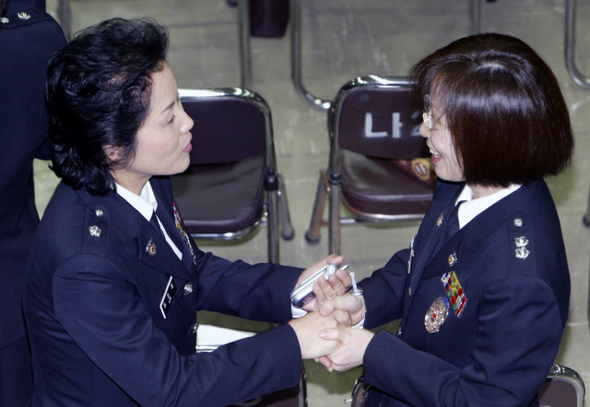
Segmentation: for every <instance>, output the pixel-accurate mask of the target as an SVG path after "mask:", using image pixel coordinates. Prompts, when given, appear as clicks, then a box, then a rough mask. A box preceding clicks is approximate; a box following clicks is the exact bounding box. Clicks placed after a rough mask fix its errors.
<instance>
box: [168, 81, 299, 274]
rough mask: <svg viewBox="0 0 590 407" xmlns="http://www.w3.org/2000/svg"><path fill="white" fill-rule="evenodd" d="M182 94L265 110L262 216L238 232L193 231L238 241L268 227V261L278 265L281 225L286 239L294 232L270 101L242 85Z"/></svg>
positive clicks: (198, 236) (205, 236)
mask: <svg viewBox="0 0 590 407" xmlns="http://www.w3.org/2000/svg"><path fill="white" fill-rule="evenodd" d="M179 95H180V100H181V101H182V100H183V99H184V100H186V99H190V98H199V99H203V100H207V99H220V98H240V99H244V100H246V101H248V102H249V103H253V104H255V105H256V106H257V107H258V108H259V109H260V110H262V111H263V114H264V117H265V127H266V131H265V133H266V175H265V190H266V203H265V210H264V215H263V217H262V219H261V220H260V221H259V222H256V223H255V224H253V225H250V226H249V227H247V228H245V229H243V230H240V231H237V232H231V233H222V234H210V233H195V234H192V237H194V238H196V239H210V240H238V239H241V238H243V237H245V236H247V235H249V234H250V233H252V232H253V231H254V230H256V229H257V228H258V227H259V226H266V227H267V229H268V259H269V262H271V263H277V264H278V263H279V259H280V256H279V228H281V232H280V233H281V236H282V237H283V239H285V240H290V239H292V238H293V236H294V234H295V232H294V230H293V226H292V224H291V217H290V215H289V206H288V202H287V193H286V190H285V183H284V182H283V178H282V176H281V174H280V173H279V171H278V168H277V164H276V155H275V148H274V141H273V127H272V116H271V111H270V107H269V106H268V103H267V102H266V101H265V100H264V99H263V98H262V97H261V96H260V95H258V94H257V93H255V92H252V91H250V90H246V89H241V88H211V89H179Z"/></svg>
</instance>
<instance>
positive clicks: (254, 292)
mask: <svg viewBox="0 0 590 407" xmlns="http://www.w3.org/2000/svg"><path fill="white" fill-rule="evenodd" d="M167 44H168V36H167V31H166V29H165V28H164V27H162V26H160V25H159V24H157V23H155V22H154V21H153V20H150V19H140V20H124V19H112V20H107V21H105V22H103V23H101V24H98V25H96V26H93V27H90V28H88V29H86V30H84V31H82V32H80V33H78V34H77V35H76V36H75V38H74V39H73V40H72V41H71V42H70V43H68V45H66V47H65V48H63V49H62V50H61V51H60V52H59V53H58V54H57V55H56V56H55V57H54V58H53V60H52V62H51V65H50V67H49V70H48V84H47V94H48V96H47V99H48V108H49V112H50V126H51V127H50V134H51V140H52V141H53V143H54V148H53V155H52V163H53V167H52V168H53V169H54V171H55V173H56V174H57V175H58V176H59V177H60V178H62V182H61V183H60V184H59V185H58V187H57V189H56V191H55V193H54V195H53V197H52V199H51V201H50V203H49V205H48V207H47V209H46V211H45V213H44V216H43V220H42V222H41V225H40V227H39V229H38V231H37V234H36V236H35V239H34V242H33V245H32V250H31V254H30V257H29V262H28V267H27V271H28V273H29V277H28V280H27V284H26V289H25V295H24V303H25V313H26V317H27V323H28V327H29V330H30V337H31V344H32V349H33V365H34V373H35V393H34V401H33V405H34V406H49V405H51V406H57V405H59V406H84V407H88V406H117V407H124V406H138V405H141V406H164V405H167V406H225V405H229V404H233V403H236V402H240V401H245V400H250V399H253V398H255V397H257V396H260V395H264V394H267V393H271V392H274V391H277V390H280V389H284V388H288V387H292V386H295V385H296V384H297V383H298V382H299V381H300V378H301V361H302V358H314V357H318V356H322V355H325V354H327V353H330V352H333V351H334V350H335V348H336V347H337V346H339V345H340V344H339V342H337V341H323V340H321V339H320V340H319V341H318V340H315V339H319V331H320V330H321V329H322V328H323V327H335V326H336V321H335V319H334V318H332V317H330V318H325V317H322V316H321V315H320V314H319V313H318V312H313V313H309V314H307V315H305V316H303V317H301V318H299V319H296V320H292V311H291V304H290V301H289V293H290V291H291V290H292V289H293V288H294V287H295V286H296V285H297V282H298V281H302V279H304V278H306V277H307V276H309V275H310V274H312V273H314V272H316V271H317V270H318V268H319V267H321V266H323V265H325V264H327V262H328V261H334V262H336V263H339V262H341V261H342V258H341V257H337V256H331V257H329V258H327V259H324V260H323V261H321V262H318V263H317V264H316V265H315V266H312V267H310V268H309V269H308V270H306V271H304V272H303V273H302V270H301V269H298V268H295V267H287V266H281V265H276V264H257V265H250V264H246V263H245V262H243V261H234V262H231V261H229V260H225V259H223V258H220V257H216V256H215V255H213V254H211V253H204V252H203V251H201V250H200V249H199V248H198V247H197V246H196V245H195V243H194V241H192V239H191V238H190V237H189V235H188V234H187V233H186V232H185V230H184V228H183V226H182V218H181V211H182V208H179V207H177V205H176V204H175V202H174V197H173V196H172V188H171V183H170V179H169V178H168V177H167V176H168V175H171V174H176V173H180V172H182V171H184V170H185V169H186V168H187V167H188V165H189V160H190V158H189V153H190V151H191V149H192V148H199V146H198V145H194V146H193V145H192V144H191V139H192V136H191V132H190V130H191V128H192V127H193V125H194V123H193V121H192V119H191V118H190V117H189V116H188V115H187V114H186V113H185V112H184V110H183V108H182V104H181V102H180V99H179V96H178V89H177V84H176V80H175V78H174V75H173V73H172V71H171V69H170V67H169V66H168V64H167V63H166V50H167ZM203 120H207V118H203ZM344 289H345V287H344V284H340V285H338V283H336V284H335V287H334V291H333V292H332V291H330V289H328V290H327V291H325V292H326V294H327V295H328V294H335V293H340V294H342V293H343V290H344ZM322 293H324V291H322ZM197 310H209V311H215V312H220V313H225V314H231V315H235V316H240V317H243V318H248V319H256V320H264V321H269V322H276V323H284V325H281V326H279V327H277V328H275V329H271V330H269V331H265V332H262V333H259V334H257V335H256V336H254V337H252V338H248V339H244V340H240V341H237V342H234V343H232V344H229V345H226V346H222V347H220V348H218V349H217V350H216V351H214V352H212V353H200V354H197V353H196V352H195V345H196V323H197V321H196V312H197ZM287 323H288V324H287Z"/></svg>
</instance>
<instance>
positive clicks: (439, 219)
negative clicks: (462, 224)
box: [436, 213, 444, 228]
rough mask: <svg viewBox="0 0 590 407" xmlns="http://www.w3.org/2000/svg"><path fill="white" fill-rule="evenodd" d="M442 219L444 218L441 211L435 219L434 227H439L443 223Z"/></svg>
mask: <svg viewBox="0 0 590 407" xmlns="http://www.w3.org/2000/svg"><path fill="white" fill-rule="evenodd" d="M443 220H444V217H443V214H442V213H441V214H440V216H439V217H438V219H437V220H436V227H437V228H439V227H440V225H442V224H443Z"/></svg>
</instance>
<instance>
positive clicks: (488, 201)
mask: <svg viewBox="0 0 590 407" xmlns="http://www.w3.org/2000/svg"><path fill="white" fill-rule="evenodd" d="M520 187H521V185H511V186H509V187H508V188H504V189H502V190H500V191H498V192H496V193H494V194H492V195H488V196H484V197H483V198H477V199H473V190H472V189H471V187H470V186H469V185H467V184H465V187H464V188H463V191H461V193H460V194H459V197H458V198H457V200H456V201H455V205H457V204H458V203H459V202H462V201H463V203H462V204H461V206H460V207H459V212H458V216H459V228H463V226H465V225H467V224H468V223H469V222H470V221H471V220H472V219H473V218H475V217H476V216H477V215H479V214H480V213H482V212H483V211H485V210H486V209H488V208H489V207H490V206H492V205H493V204H495V203H496V202H498V201H500V200H501V199H502V198H505V197H507V196H508V195H510V194H511V193H513V192H514V191H516V190H518V188H520Z"/></svg>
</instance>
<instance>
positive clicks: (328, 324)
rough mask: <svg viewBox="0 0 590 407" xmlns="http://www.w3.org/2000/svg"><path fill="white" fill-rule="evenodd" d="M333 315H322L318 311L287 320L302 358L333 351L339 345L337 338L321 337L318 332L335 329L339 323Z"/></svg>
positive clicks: (310, 357) (313, 357)
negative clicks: (295, 336) (297, 341)
mask: <svg viewBox="0 0 590 407" xmlns="http://www.w3.org/2000/svg"><path fill="white" fill-rule="evenodd" d="M336 314H337V313H335V314H334V315H330V316H328V317H323V316H322V315H320V313H319V312H310V313H308V314H307V315H305V316H303V317H301V318H297V319H293V320H291V321H289V325H291V328H293V330H294V331H295V334H296V335H297V339H298V340H299V347H300V348H301V358H302V359H315V358H319V357H321V356H325V355H328V354H330V353H333V352H335V351H336V350H337V349H338V348H339V347H340V342H339V341H338V340H326V339H322V337H321V336H320V332H322V331H323V330H326V329H337V328H338V327H339V326H340V325H339V323H338V321H337V320H336V318H335V315H336Z"/></svg>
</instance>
